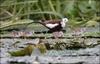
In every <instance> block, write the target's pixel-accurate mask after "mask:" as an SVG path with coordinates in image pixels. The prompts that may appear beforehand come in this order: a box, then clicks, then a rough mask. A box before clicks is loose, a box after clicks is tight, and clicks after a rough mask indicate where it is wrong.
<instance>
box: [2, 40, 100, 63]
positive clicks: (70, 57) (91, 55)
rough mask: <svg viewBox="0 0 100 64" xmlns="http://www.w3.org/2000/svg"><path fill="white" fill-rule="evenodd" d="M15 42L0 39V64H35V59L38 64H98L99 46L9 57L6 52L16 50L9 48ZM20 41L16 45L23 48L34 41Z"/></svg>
mask: <svg viewBox="0 0 100 64" xmlns="http://www.w3.org/2000/svg"><path fill="white" fill-rule="evenodd" d="M16 40H17V39H1V43H0V64H35V63H34V62H35V61H36V58H37V57H38V62H40V64H50V63H52V64H54V63H59V64H100V45H97V46H95V47H93V48H85V49H78V50H48V51H47V52H46V53H45V54H44V55H40V54H34V53H33V54H32V55H31V56H23V57H11V56H10V55H9V54H8V53H7V52H8V51H9V50H16V48H13V47H11V45H12V44H13V43H14V42H15V41H16ZM20 41H22V43H20V44H18V46H24V45H22V44H25V43H27V42H32V41H34V40H21V39H20ZM1 45H2V46H1ZM18 49H19V48H18Z"/></svg>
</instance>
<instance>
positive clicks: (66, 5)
mask: <svg viewBox="0 0 100 64" xmlns="http://www.w3.org/2000/svg"><path fill="white" fill-rule="evenodd" d="M99 6H100V3H99V0H0V25H1V26H0V29H4V28H5V27H7V28H8V27H10V26H12V25H14V26H16V25H17V26H18V25H22V24H24V25H25V24H26V25H27V24H28V23H30V21H28V20H25V19H32V20H40V19H60V18H63V17H68V18H69V24H68V25H70V27H73V26H74V27H75V26H91V25H94V24H95V25H96V24H98V23H97V22H96V21H98V20H100V16H98V15H99V14H98V13H99V12H100V7H99ZM23 19H24V20H23ZM20 20H22V21H20ZM23 21H25V22H24V23H23ZM26 21H27V22H26ZM5 22H6V23H5ZM88 24H89V25H88ZM10 28H11V27H10ZM5 30H6V29H5Z"/></svg>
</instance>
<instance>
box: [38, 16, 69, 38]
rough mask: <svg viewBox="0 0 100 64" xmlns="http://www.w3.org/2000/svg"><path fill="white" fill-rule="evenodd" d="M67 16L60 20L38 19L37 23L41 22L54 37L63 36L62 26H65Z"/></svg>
mask: <svg viewBox="0 0 100 64" xmlns="http://www.w3.org/2000/svg"><path fill="white" fill-rule="evenodd" d="M67 22H68V18H62V19H60V20H39V21H38V23H40V24H42V25H43V26H45V27H46V28H48V29H49V31H50V32H51V33H52V34H53V36H54V38H56V39H57V38H59V37H62V36H63V32H62V30H63V28H64V27H65V26H66V23H67Z"/></svg>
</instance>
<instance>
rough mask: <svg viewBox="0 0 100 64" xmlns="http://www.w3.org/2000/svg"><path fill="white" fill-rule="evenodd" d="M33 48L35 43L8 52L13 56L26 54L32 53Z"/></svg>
mask: <svg viewBox="0 0 100 64" xmlns="http://www.w3.org/2000/svg"><path fill="white" fill-rule="evenodd" d="M33 49H34V46H33V45H28V46H27V47H25V48H24V49H22V50H18V51H11V52H8V53H9V54H10V55H11V56H25V55H31V53H32V51H33Z"/></svg>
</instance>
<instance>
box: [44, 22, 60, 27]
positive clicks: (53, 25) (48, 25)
mask: <svg viewBox="0 0 100 64" xmlns="http://www.w3.org/2000/svg"><path fill="white" fill-rule="evenodd" d="M57 25H59V24H57V23H56V24H46V26H47V27H49V28H54V27H55V26H57Z"/></svg>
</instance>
